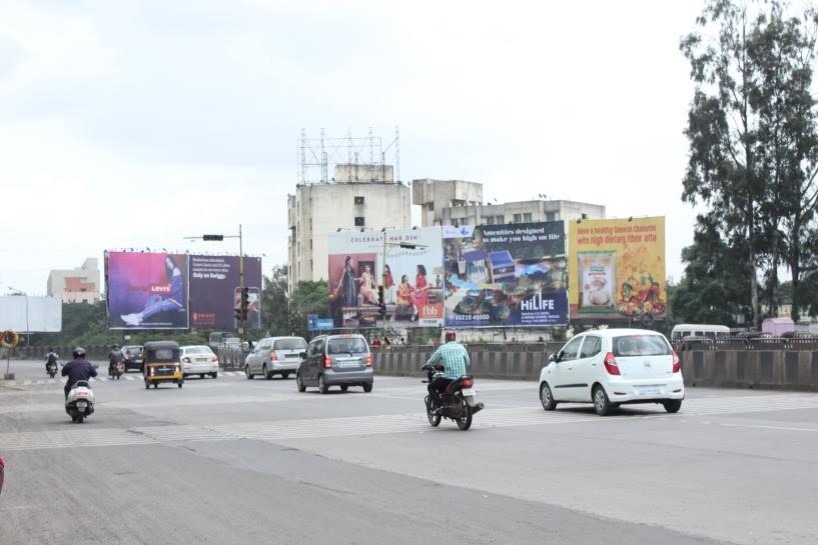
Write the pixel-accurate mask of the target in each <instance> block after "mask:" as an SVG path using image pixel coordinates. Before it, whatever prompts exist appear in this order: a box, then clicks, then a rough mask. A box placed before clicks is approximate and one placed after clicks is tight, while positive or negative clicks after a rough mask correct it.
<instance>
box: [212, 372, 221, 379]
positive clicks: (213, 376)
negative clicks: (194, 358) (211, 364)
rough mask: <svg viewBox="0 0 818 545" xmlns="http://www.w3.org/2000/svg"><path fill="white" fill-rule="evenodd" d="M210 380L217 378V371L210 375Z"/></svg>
mask: <svg viewBox="0 0 818 545" xmlns="http://www.w3.org/2000/svg"><path fill="white" fill-rule="evenodd" d="M210 378H219V373H218V371H217V372H215V373H210Z"/></svg>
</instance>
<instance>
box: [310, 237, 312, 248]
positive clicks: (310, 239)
mask: <svg viewBox="0 0 818 545" xmlns="http://www.w3.org/2000/svg"><path fill="white" fill-rule="evenodd" d="M310 250H312V239H310Z"/></svg>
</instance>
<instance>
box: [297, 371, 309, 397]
mask: <svg viewBox="0 0 818 545" xmlns="http://www.w3.org/2000/svg"><path fill="white" fill-rule="evenodd" d="M295 385H296V387H297V388H298V391H299V392H301V393H302V394H303V393H304V392H306V391H307V387H306V386H304V383H303V382H302V381H301V375H295Z"/></svg>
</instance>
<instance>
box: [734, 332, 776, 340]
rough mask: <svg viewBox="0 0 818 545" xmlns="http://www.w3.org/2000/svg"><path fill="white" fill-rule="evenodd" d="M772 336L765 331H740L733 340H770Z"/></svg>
mask: <svg viewBox="0 0 818 545" xmlns="http://www.w3.org/2000/svg"><path fill="white" fill-rule="evenodd" d="M772 336H773V335H772V333H768V332H766V331H740V332H738V333H736V335H735V338H736V339H742V340H745V341H751V340H753V339H762V338H766V339H771V338H772Z"/></svg>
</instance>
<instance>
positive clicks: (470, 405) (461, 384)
mask: <svg viewBox="0 0 818 545" xmlns="http://www.w3.org/2000/svg"><path fill="white" fill-rule="evenodd" d="M421 369H422V370H424V371H426V373H427V379H426V380H422V381H421V382H422V383H424V384H429V383H430V382H432V381H433V380H434V379H436V378H438V377H442V376H443V368H442V367H441V366H440V365H434V366H432V365H429V364H426V365H424V366H423V367H421ZM440 395H441V398H442V399H441V403H442V404H441V407H440V410H438V407H436V406H434V405H433V403H432V398H431V396H429V395H427V396H426V397H425V398H424V400H423V401H424V403H425V404H426V417H427V418H428V419H429V424H431V425H432V427H433V428H436V427H437V426H439V425H440V420H441V419H442V418H448V419H450V420H454V421H455V422H456V423H457V427H458V428H460V429H461V430H463V431H466V430H467V429H469V428H470V427H471V423H472V416H473V415H474V414H475V413H477V412H479V411H481V410H483V408H484V407H485V405H483V404H482V403H478V402H477V400H476V399H475V391H474V377H473V376H471V375H464V376H462V377H460V378H459V379H457V380H455V381H453V382H451V383H450V384H449V385H448V386H447V387H446V390H445V391H444V392H442V393H441V394H440Z"/></svg>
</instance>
